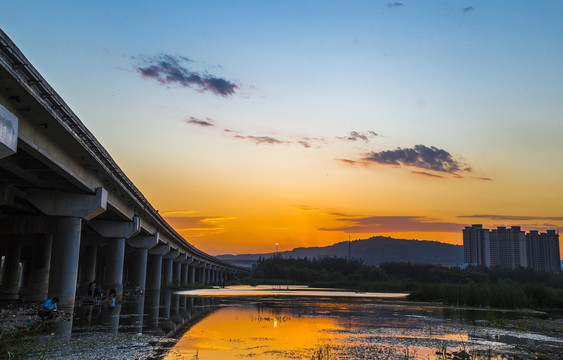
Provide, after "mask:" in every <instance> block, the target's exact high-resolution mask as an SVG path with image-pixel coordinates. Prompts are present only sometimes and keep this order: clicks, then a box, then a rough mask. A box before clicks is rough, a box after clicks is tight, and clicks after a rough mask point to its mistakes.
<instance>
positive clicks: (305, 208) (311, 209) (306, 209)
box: [291, 205, 354, 217]
mask: <svg viewBox="0 0 563 360" xmlns="http://www.w3.org/2000/svg"><path fill="white" fill-rule="evenodd" d="M291 209H293V210H297V211H303V212H311V213H317V214H319V215H328V216H341V217H353V216H354V215H350V214H344V213H341V212H335V211H330V210H325V209H317V208H314V207H310V206H306V205H301V206H292V207H291Z"/></svg>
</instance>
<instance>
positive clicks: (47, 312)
mask: <svg viewBox="0 0 563 360" xmlns="http://www.w3.org/2000/svg"><path fill="white" fill-rule="evenodd" d="M57 302H59V298H58V297H56V296H55V297H54V298H52V299H48V300H47V301H45V303H43V306H42V307H41V310H39V316H40V317H41V320H45V319H52V318H54V317H55V316H58V315H59V314H60V312H59V308H58V307H57Z"/></svg>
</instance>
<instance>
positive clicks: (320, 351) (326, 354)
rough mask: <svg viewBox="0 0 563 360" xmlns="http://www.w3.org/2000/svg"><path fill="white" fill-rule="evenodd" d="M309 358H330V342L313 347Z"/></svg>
mask: <svg viewBox="0 0 563 360" xmlns="http://www.w3.org/2000/svg"><path fill="white" fill-rule="evenodd" d="M311 360H330V344H324V345H321V346H319V347H318V348H317V349H315V350H314V351H313V355H312V356H311Z"/></svg>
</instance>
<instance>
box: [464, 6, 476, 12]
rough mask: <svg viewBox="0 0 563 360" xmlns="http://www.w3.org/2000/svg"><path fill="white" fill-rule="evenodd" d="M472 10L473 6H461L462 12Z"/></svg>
mask: <svg viewBox="0 0 563 360" xmlns="http://www.w3.org/2000/svg"><path fill="white" fill-rule="evenodd" d="M473 10H475V8H474V7H473V6H468V7H466V8H463V10H461V11H463V12H469V11H473Z"/></svg>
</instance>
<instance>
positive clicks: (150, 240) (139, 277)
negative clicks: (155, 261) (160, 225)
mask: <svg viewBox="0 0 563 360" xmlns="http://www.w3.org/2000/svg"><path fill="white" fill-rule="evenodd" d="M158 238H159V235H158V233H155V234H154V235H150V236H136V237H134V238H132V239H130V240H127V243H128V244H129V245H131V246H133V247H134V248H135V250H134V252H133V257H132V258H133V262H132V264H131V281H132V283H133V285H134V286H136V285H137V284H138V285H139V286H140V287H141V289H143V290H146V280H147V262H148V254H149V248H152V247H154V246H156V245H157V244H158ZM159 277H160V276H159Z"/></svg>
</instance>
